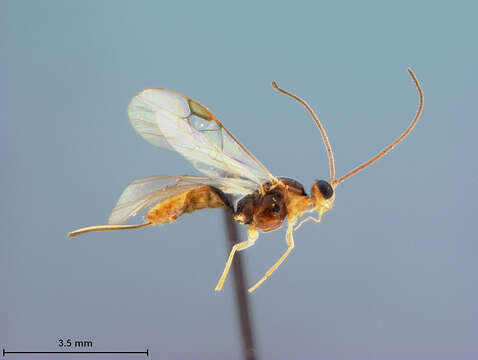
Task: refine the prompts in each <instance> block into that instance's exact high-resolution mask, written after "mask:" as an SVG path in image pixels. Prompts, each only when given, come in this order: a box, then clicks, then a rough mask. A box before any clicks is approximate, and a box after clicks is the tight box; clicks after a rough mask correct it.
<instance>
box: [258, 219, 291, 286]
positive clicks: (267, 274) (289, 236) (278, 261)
mask: <svg viewBox="0 0 478 360" xmlns="http://www.w3.org/2000/svg"><path fill="white" fill-rule="evenodd" d="M294 224H295V222H293V223H289V226H288V227H287V234H286V237H285V239H286V242H287V246H288V248H287V250H286V251H285V253H284V254H283V255H282V256H281V257H280V259H279V260H277V262H276V263H275V264H274V265H273V266H272V267H271V268H270V269H269V270H267V272H266V274H265V275H264V276H263V277H262V279H260V280H259V281H258V282H257V283H256V284H255V285H254V286H252V287H251V288H249V292H253V291H254V290H256V289H257V288H258V287H259V286H260V285H261V284H262V283H263V282H264V281H265V280H266V279H267V278H268V277H269V276H271V275H272V273H273V272H274V271H276V270H277V268H278V267H279V265H280V264H282V262H283V261H284V260H285V259H286V257H287V256H288V255H289V254H290V252H291V251H292V249H293V248H294V238H293V236H292V232H293V231H294Z"/></svg>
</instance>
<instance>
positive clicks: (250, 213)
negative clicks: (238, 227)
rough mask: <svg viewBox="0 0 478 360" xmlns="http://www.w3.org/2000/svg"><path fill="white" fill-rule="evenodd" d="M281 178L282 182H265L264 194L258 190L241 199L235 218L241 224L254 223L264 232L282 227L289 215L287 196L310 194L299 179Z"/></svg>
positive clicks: (305, 195)
mask: <svg viewBox="0 0 478 360" xmlns="http://www.w3.org/2000/svg"><path fill="white" fill-rule="evenodd" d="M279 179H280V180H281V182H282V183H279V184H272V183H271V182H266V183H264V184H263V189H264V191H265V193H264V194H261V193H260V192H259V190H257V191H255V192H254V193H252V194H250V195H247V196H245V197H243V198H242V199H241V200H239V202H238V203H237V209H236V212H235V213H234V219H235V220H236V221H238V222H240V223H241V224H245V225H253V226H255V227H257V228H258V229H259V230H261V231H263V232H267V231H272V230H276V229H278V228H279V227H281V226H282V223H283V222H284V219H285V218H286V216H287V215H288V209H287V204H288V199H287V197H290V196H291V195H292V196H293V195H296V196H300V197H307V198H308V196H307V194H306V192H305V190H304V187H303V186H302V184H301V183H299V182H298V181H296V180H293V179H289V178H279ZM284 185H285V186H284Z"/></svg>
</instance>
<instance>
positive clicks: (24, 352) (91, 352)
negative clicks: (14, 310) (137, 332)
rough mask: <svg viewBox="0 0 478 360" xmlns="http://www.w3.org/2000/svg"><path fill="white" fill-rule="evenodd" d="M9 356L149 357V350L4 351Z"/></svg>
mask: <svg viewBox="0 0 478 360" xmlns="http://www.w3.org/2000/svg"><path fill="white" fill-rule="evenodd" d="M7 354H141V355H146V356H149V349H146V351H6V350H5V349H3V356H5V355H7Z"/></svg>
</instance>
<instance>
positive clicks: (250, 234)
mask: <svg viewBox="0 0 478 360" xmlns="http://www.w3.org/2000/svg"><path fill="white" fill-rule="evenodd" d="M258 236H259V232H258V231H257V229H256V228H255V227H253V226H251V227H250V228H249V230H248V231H247V241H243V242H240V243H237V244H234V245H233V247H232V249H231V252H230V253H229V258H228V259H227V262H226V266H225V267H224V271H223V272H222V275H221V278H220V279H219V282H218V283H217V285H216V289H215V290H216V291H221V289H222V287H223V285H224V281H226V277H227V274H228V273H229V268H230V267H231V264H232V259H233V258H234V254H235V253H236V251H241V250H244V249H247V248H248V247H250V246H252V245H254V243H255V242H256V240H257V238H258Z"/></svg>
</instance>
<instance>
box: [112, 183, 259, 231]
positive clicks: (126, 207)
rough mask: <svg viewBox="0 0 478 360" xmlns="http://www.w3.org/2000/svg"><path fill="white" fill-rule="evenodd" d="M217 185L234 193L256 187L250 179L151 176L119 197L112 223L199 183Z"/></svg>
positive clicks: (130, 187) (198, 185) (122, 220)
mask: <svg viewBox="0 0 478 360" xmlns="http://www.w3.org/2000/svg"><path fill="white" fill-rule="evenodd" d="M204 185H210V186H214V187H216V188H218V189H220V190H222V191H223V192H225V193H229V194H233V195H246V194H250V193H251V192H253V191H254V190H256V189H257V185H256V184H254V183H253V182H251V181H247V180H242V179H228V178H208V177H204V176H169V175H162V176H151V177H147V178H143V179H137V180H135V181H133V182H132V183H131V184H129V185H128V186H127V187H126V189H125V190H124V191H123V193H122V194H121V196H120V197H119V199H118V202H117V203H116V205H115V207H114V208H113V210H112V211H111V214H110V216H109V219H108V223H109V224H122V223H124V222H125V221H127V220H128V219H129V218H130V217H132V216H135V215H136V214H138V213H139V212H141V211H143V210H144V209H146V208H148V207H150V206H152V205H155V204H157V203H159V202H161V201H163V200H164V199H167V198H169V197H171V196H174V195H177V194H180V193H182V192H184V191H189V190H192V189H195V188H197V187H200V186H204Z"/></svg>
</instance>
